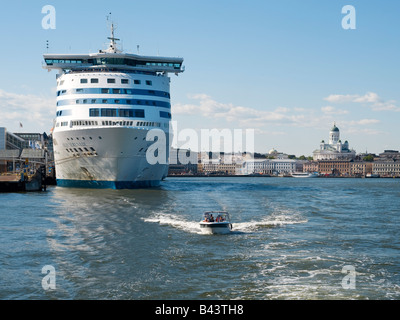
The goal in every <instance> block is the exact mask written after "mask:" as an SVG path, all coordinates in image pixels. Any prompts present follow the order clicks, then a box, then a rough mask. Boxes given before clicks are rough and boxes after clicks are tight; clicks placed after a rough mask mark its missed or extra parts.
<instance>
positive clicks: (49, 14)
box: [42, 4, 56, 30]
mask: <svg viewBox="0 0 400 320" xmlns="http://www.w3.org/2000/svg"><path fill="white" fill-rule="evenodd" d="M42 13H43V14H45V16H44V17H43V18H42V28H43V29H45V30H48V29H55V28H56V8H54V6H52V5H49V4H48V5H45V6H43V8H42Z"/></svg>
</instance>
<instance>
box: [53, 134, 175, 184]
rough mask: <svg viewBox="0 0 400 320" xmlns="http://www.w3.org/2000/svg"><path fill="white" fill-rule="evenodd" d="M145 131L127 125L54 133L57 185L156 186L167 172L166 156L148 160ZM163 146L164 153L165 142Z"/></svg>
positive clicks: (150, 144)
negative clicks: (155, 161)
mask: <svg viewBox="0 0 400 320" xmlns="http://www.w3.org/2000/svg"><path fill="white" fill-rule="evenodd" d="M147 132H148V130H143V129H138V128H127V127H126V128H124V127H115V128H97V129H81V130H69V131H64V132H55V133H54V141H55V146H54V150H55V153H54V154H55V167H56V179H57V185H58V186H60V187H69V188H97V189H134V188H147V187H157V186H159V185H160V183H161V180H162V179H164V178H165V177H166V176H167V174H168V162H167V159H168V157H166V159H164V161H160V162H161V163H160V162H159V163H155V164H151V163H149V161H148V158H147V156H148V154H147V150H148V149H149V148H150V147H151V146H152V144H153V143H154V141H147V140H146V135H147ZM168 140H169V139H167V141H168ZM165 147H166V148H167V149H166V155H167V156H168V150H169V144H168V142H167V145H166V146H165Z"/></svg>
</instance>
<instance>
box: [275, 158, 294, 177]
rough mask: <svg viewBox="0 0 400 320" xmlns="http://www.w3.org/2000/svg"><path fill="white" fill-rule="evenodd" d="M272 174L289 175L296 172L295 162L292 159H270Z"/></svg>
mask: <svg viewBox="0 0 400 320" xmlns="http://www.w3.org/2000/svg"><path fill="white" fill-rule="evenodd" d="M270 162H271V164H272V173H274V174H290V173H293V172H296V171H297V161H296V160H293V159H272V160H270Z"/></svg>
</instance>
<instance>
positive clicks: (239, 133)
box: [146, 121, 254, 165]
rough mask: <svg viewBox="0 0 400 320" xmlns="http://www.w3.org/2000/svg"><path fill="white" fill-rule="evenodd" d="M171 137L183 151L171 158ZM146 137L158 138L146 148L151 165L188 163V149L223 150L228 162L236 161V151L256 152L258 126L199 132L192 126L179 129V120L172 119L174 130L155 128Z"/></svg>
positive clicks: (225, 161)
mask: <svg viewBox="0 0 400 320" xmlns="http://www.w3.org/2000/svg"><path fill="white" fill-rule="evenodd" d="M172 132H174V133H175V134H172ZM171 139H173V141H172V145H173V146H176V145H179V149H180V150H181V151H180V152H179V153H178V157H177V158H176V157H174V158H171V159H168V154H169V150H168V148H169V143H168V142H169V141H170V140H171ZM146 141H153V142H154V143H153V144H152V145H151V146H150V147H149V148H148V149H147V151H146V160H147V162H148V163H149V164H151V165H154V164H168V163H169V164H177V162H179V163H181V164H188V163H189V162H190V159H191V157H190V155H188V154H187V152H186V150H199V151H207V152H210V151H211V152H212V153H213V155H214V156H216V157H218V156H219V155H222V154H223V155H224V163H225V164H232V163H233V154H234V153H235V152H246V153H249V154H254V129H245V130H242V129H201V130H200V135H199V134H198V132H197V131H196V130H194V129H190V128H187V129H183V130H181V131H178V128H177V122H176V121H172V122H171V125H170V134H168V133H166V132H165V131H164V130H161V129H152V130H149V131H148V133H147V136H146Z"/></svg>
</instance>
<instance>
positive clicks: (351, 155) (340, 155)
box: [313, 124, 356, 160]
mask: <svg viewBox="0 0 400 320" xmlns="http://www.w3.org/2000/svg"><path fill="white" fill-rule="evenodd" d="M355 157H356V152H355V151H354V150H351V149H350V148H349V142H348V141H347V140H346V141H345V142H344V143H342V141H341V140H340V130H339V128H338V127H337V126H336V124H334V125H333V127H332V129H331V131H330V133H329V142H328V143H325V141H324V140H322V141H321V144H320V147H319V149H317V150H314V152H313V159H314V160H335V159H355Z"/></svg>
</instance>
